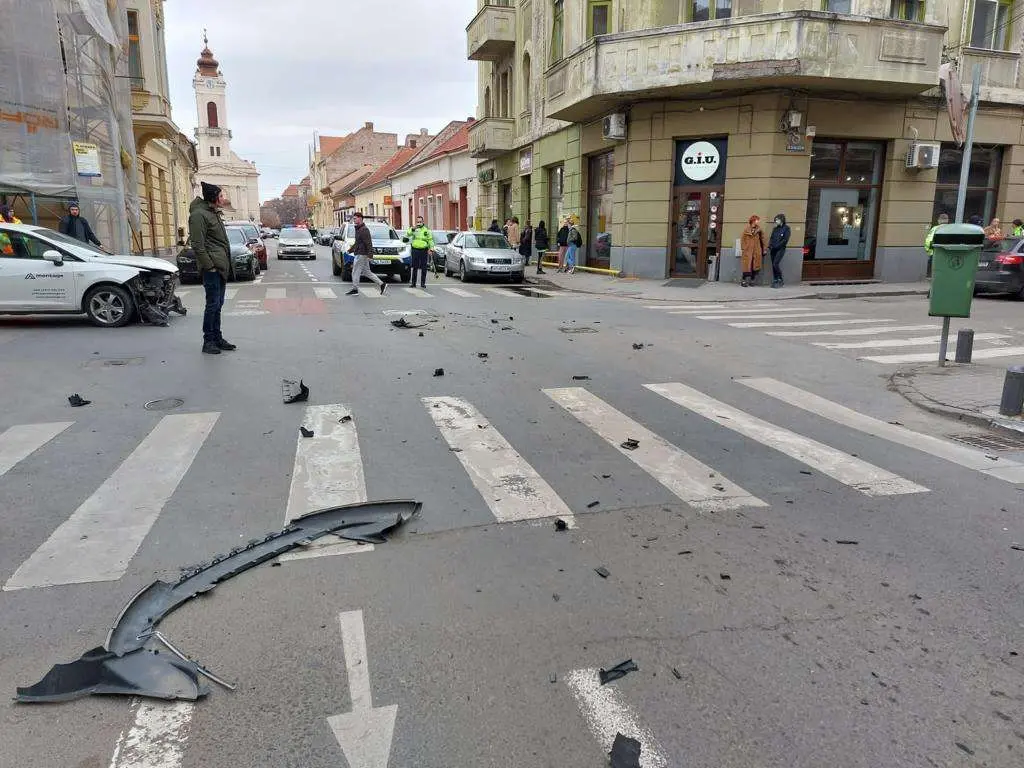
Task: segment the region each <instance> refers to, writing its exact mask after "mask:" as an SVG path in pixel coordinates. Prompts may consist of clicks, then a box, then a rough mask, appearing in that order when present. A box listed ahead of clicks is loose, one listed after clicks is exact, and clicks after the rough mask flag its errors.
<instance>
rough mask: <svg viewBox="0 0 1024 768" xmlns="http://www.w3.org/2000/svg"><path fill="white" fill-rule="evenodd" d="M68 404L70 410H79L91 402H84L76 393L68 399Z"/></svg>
mask: <svg viewBox="0 0 1024 768" xmlns="http://www.w3.org/2000/svg"><path fill="white" fill-rule="evenodd" d="M68 402H69V403H71V407H72V408H81V407H82V406H83V405H89V404H90V403H91V402H92V400H86V399H84V398H83V397H82V396H81V395H80V394H78V393H77V392H76V393H75V394H73V395H71V397H69V398H68Z"/></svg>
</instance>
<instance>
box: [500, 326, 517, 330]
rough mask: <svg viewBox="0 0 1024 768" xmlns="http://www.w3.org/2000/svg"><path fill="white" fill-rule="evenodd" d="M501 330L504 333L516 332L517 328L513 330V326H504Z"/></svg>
mask: <svg viewBox="0 0 1024 768" xmlns="http://www.w3.org/2000/svg"><path fill="white" fill-rule="evenodd" d="M501 330H503V331H514V330H515V328H513V327H512V326H511V325H503V326H501Z"/></svg>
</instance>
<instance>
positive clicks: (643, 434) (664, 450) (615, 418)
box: [544, 387, 768, 511]
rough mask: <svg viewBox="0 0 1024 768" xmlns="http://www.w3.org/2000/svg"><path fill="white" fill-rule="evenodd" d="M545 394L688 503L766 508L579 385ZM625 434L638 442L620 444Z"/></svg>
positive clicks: (718, 507) (713, 508) (710, 508)
mask: <svg viewBox="0 0 1024 768" xmlns="http://www.w3.org/2000/svg"><path fill="white" fill-rule="evenodd" d="M544 394H546V395H547V396H548V397H550V398H551V399H552V400H554V401H555V402H556V403H558V405H560V406H562V407H563V408H564V409H565V410H567V411H568V412H569V413H571V414H572V415H573V416H575V417H576V418H577V419H578V420H579V421H580V422H582V423H583V424H584V425H586V426H587V427H589V428H590V429H591V430H593V431H594V432H596V433H597V434H598V435H599V436H600V437H601V438H603V439H604V440H605V441H607V442H608V443H609V444H610V445H612V446H614V447H615V448H617V449H618V451H619V452H620V453H621V454H622V455H623V456H625V457H626V458H628V459H630V460H631V461H632V462H633V463H634V464H636V465H637V466H638V467H640V468H641V469H642V470H644V471H645V472H646V473H647V474H649V475H650V476H651V477H653V478H654V479H655V480H657V481H658V482H659V483H661V484H662V485H663V486H665V487H666V488H667V489H668V490H670V491H671V492H672V493H674V494H675V495H676V496H678V497H679V498H680V499H682V500H683V501H684V502H686V503H687V504H689V505H690V506H692V507H695V508H697V509H700V510H705V511H717V510H721V509H739V508H741V507H767V506H768V505H767V504H766V503H765V502H763V501H761V500H760V499H758V498H756V497H755V496H752V495H751V494H749V493H747V492H746V491H745V490H743V489H742V488H740V487H739V486H738V485H736V484H735V483H733V482H731V481H729V480H727V479H726V478H724V477H722V476H721V475H720V474H719V473H717V472H716V471H715V470H713V469H712V468H711V467H709V466H708V465H706V464H704V463H703V462H700V461H698V460H697V459H695V458H694V457H693V456H690V455H689V454H688V453H685V452H684V451H682V450H680V449H679V448H677V447H676V446H674V445H672V443H670V442H668V441H667V440H665V439H664V438H662V437H659V436H658V435H656V434H654V433H653V432H651V431H650V430H649V429H647V428H646V427H644V426H641V425H640V424H638V423H637V422H635V421H633V420H632V419H631V418H629V417H628V416H626V415H625V414H624V413H620V412H619V411H617V410H615V409H614V408H612V407H611V406H610V405H608V404H607V403H606V402H604V401H603V400H601V399H600V398H599V397H597V396H596V395H594V394H592V393H591V392H589V391H587V390H585V389H583V388H582V387H565V388H563V389H545V390H544ZM628 438H633V439H635V440H637V441H639V445H638V446H637V447H636V448H635V449H633V450H628V449H626V448H623V447H622V443H623V442H624V441H625V440H627V439H628Z"/></svg>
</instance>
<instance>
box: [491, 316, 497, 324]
mask: <svg viewBox="0 0 1024 768" xmlns="http://www.w3.org/2000/svg"><path fill="white" fill-rule="evenodd" d="M491 323H493V324H494V325H497V324H498V318H496V317H492V318H491Z"/></svg>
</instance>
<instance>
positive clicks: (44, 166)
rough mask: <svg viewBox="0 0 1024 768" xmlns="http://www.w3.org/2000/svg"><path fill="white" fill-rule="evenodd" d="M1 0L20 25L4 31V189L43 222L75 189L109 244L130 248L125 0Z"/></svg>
mask: <svg viewBox="0 0 1024 768" xmlns="http://www.w3.org/2000/svg"><path fill="white" fill-rule="evenodd" d="M13 5H17V6H18V7H17V13H15V9H14V8H13V7H7V6H13ZM0 9H6V11H7V13H5V14H4V15H5V16H6V17H8V18H14V17H15V16H16V17H17V19H18V23H17V34H11V35H3V36H0V196H2V197H3V198H4V200H5V201H6V202H9V203H12V204H13V205H14V207H15V211H16V213H17V215H18V216H19V218H22V220H25V221H32V222H33V223H38V224H43V225H47V226H55V224H56V219H57V218H59V216H60V215H62V213H63V208H64V205H65V204H66V203H67V202H68V201H69V200H71V199H77V200H78V201H79V203H80V205H81V208H82V214H83V215H84V216H85V217H86V218H88V219H89V221H90V222H91V223H92V226H93V229H94V230H95V231H96V234H97V236H98V237H99V238H100V240H101V241H102V242H103V243H104V245H105V246H106V247H107V248H109V249H111V250H115V251H118V252H122V253H128V252H130V250H131V240H132V232H133V231H137V230H138V228H139V201H138V186H137V179H136V157H135V141H134V139H133V136H132V123H131V90H130V85H129V80H128V77H127V66H128V65H127V56H126V53H125V51H126V41H127V13H126V8H125V4H124V0H41V1H39V2H32V3H24V2H20V1H19V0H0ZM76 158H77V159H76Z"/></svg>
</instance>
